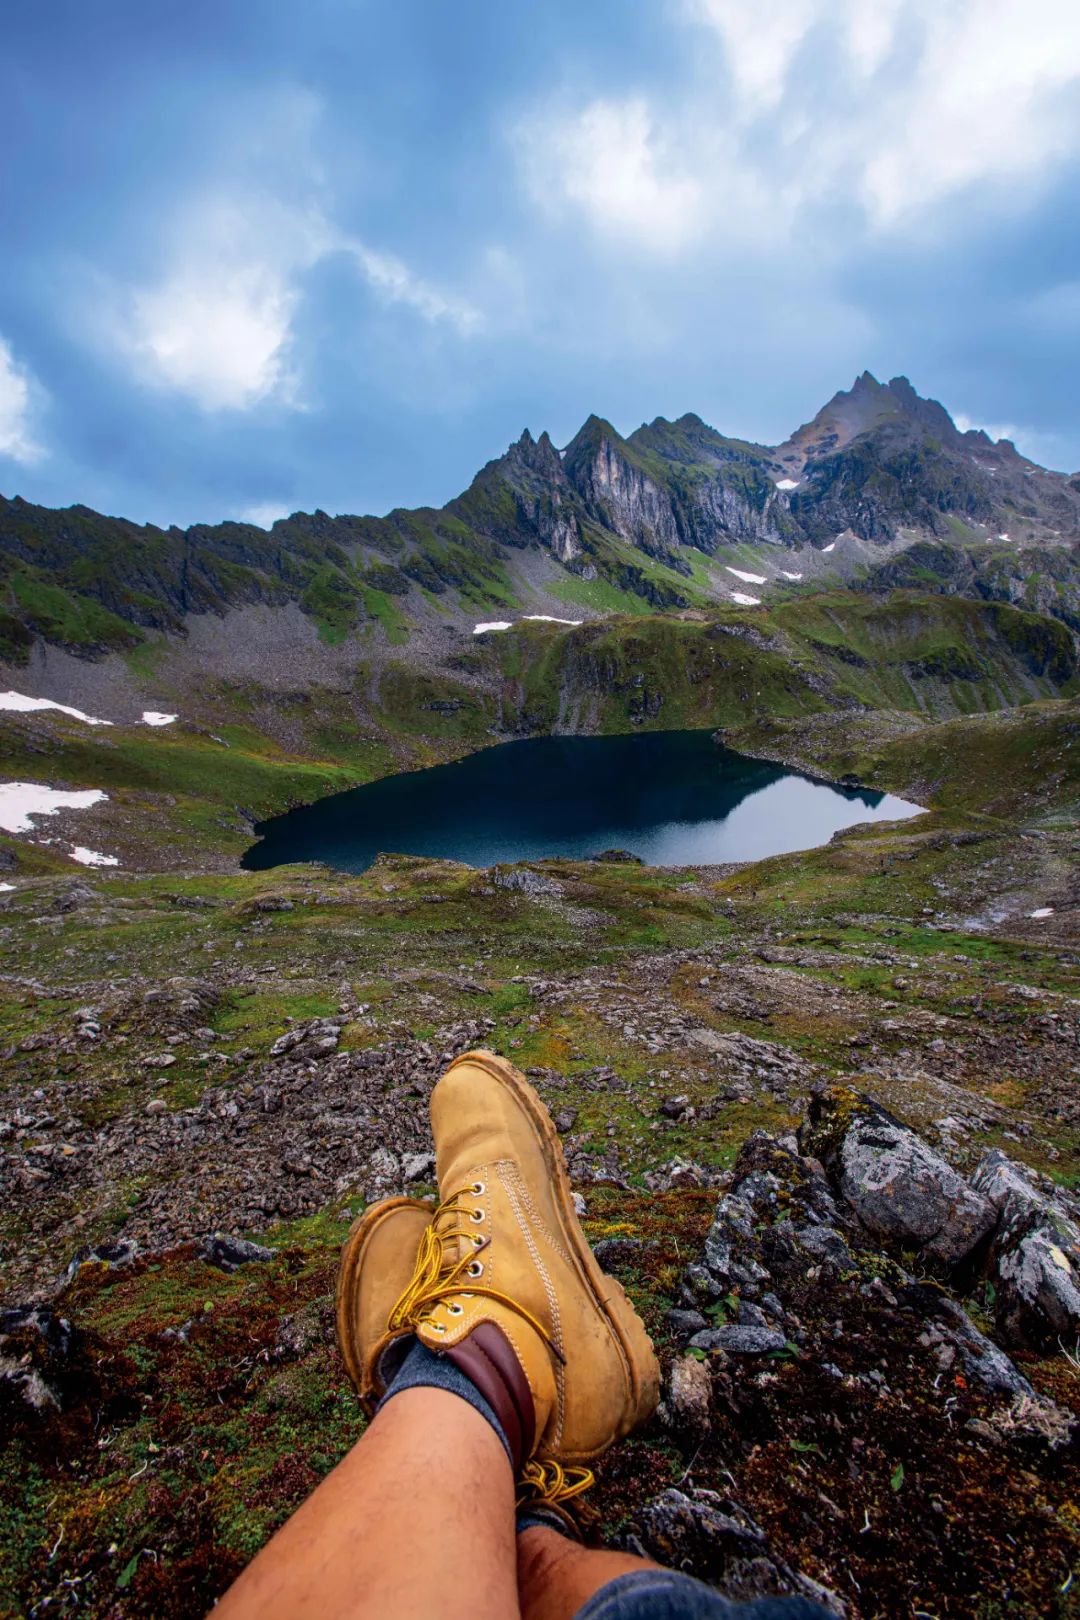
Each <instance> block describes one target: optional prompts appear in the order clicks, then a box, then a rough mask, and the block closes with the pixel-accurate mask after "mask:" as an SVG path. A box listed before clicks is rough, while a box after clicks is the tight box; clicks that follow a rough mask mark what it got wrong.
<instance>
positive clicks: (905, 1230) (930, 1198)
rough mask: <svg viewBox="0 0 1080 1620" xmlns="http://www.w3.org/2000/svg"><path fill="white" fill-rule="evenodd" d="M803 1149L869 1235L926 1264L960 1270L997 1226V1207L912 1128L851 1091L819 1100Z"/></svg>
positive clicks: (802, 1136) (831, 1090)
mask: <svg viewBox="0 0 1080 1620" xmlns="http://www.w3.org/2000/svg"><path fill="white" fill-rule="evenodd" d="M799 1145H800V1148H801V1149H802V1151H803V1152H804V1153H809V1154H813V1155H814V1156H815V1157H816V1158H818V1159H820V1161H821V1163H822V1164H823V1165H824V1166H825V1170H826V1172H827V1174H828V1175H829V1177H830V1179H831V1181H832V1183H833V1185H834V1186H835V1187H836V1190H837V1192H838V1193H839V1194H840V1196H841V1197H842V1198H843V1199H844V1201H845V1202H846V1203H847V1204H848V1205H849V1206H850V1207H851V1209H853V1210H854V1212H855V1214H856V1215H857V1216H858V1217H859V1220H860V1221H861V1222H862V1224H863V1226H864V1227H866V1229H867V1230H868V1231H870V1232H873V1233H874V1234H875V1236H877V1237H882V1238H887V1239H890V1240H892V1241H893V1242H895V1243H897V1244H899V1245H900V1246H901V1247H903V1248H907V1249H915V1250H917V1251H918V1252H919V1253H920V1254H921V1255H922V1256H923V1257H924V1258H925V1259H928V1260H936V1261H938V1262H939V1263H940V1264H942V1265H945V1266H954V1265H956V1264H958V1263H959V1262H960V1261H961V1260H964V1259H966V1258H967V1256H968V1255H969V1254H971V1252H972V1250H973V1249H975V1248H976V1247H977V1246H978V1245H979V1244H980V1243H981V1242H982V1241H983V1239H984V1238H986V1237H987V1236H988V1235H989V1233H990V1231H991V1230H992V1228H993V1226H994V1221H995V1211H994V1207H993V1205H992V1204H991V1203H990V1201H989V1199H987V1198H986V1197H985V1196H984V1195H983V1194H982V1193H981V1192H980V1191H978V1189H977V1188H974V1187H971V1186H969V1185H968V1183H967V1182H966V1181H965V1180H964V1178H963V1176H961V1175H960V1174H959V1172H958V1171H956V1170H954V1169H953V1167H952V1165H951V1164H949V1163H948V1162H947V1161H946V1160H945V1159H943V1158H942V1157H941V1155H940V1154H939V1153H935V1151H934V1149H933V1148H932V1147H930V1146H928V1144H927V1143H926V1142H924V1141H923V1139H922V1137H921V1136H917V1135H916V1133H915V1132H914V1131H913V1130H912V1129H911V1127H910V1126H908V1125H904V1124H903V1123H902V1122H901V1121H900V1120H898V1119H896V1118H894V1116H893V1115H892V1114H890V1113H889V1112H888V1110H887V1109H884V1108H882V1107H881V1105H880V1103H876V1102H875V1101H874V1100H873V1098H871V1097H865V1096H861V1095H859V1094H858V1093H857V1092H854V1091H851V1090H849V1089H848V1088H847V1087H846V1086H830V1087H828V1088H827V1089H825V1090H823V1091H822V1092H820V1093H818V1095H816V1096H815V1097H813V1098H812V1099H811V1102H810V1110H809V1113H808V1115H807V1119H806V1122H805V1123H804V1124H803V1126H802V1128H801V1130H800V1133H799Z"/></svg>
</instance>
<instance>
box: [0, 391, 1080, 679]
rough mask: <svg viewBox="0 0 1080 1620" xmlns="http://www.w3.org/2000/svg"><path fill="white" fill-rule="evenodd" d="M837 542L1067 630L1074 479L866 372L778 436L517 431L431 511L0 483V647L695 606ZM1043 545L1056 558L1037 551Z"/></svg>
mask: <svg viewBox="0 0 1080 1620" xmlns="http://www.w3.org/2000/svg"><path fill="white" fill-rule="evenodd" d="M842 536H851V537H853V538H855V539H857V540H858V541H859V542H861V543H862V544H863V545H864V546H869V547H873V548H877V547H880V548H882V551H883V553H884V556H885V557H886V558H887V559H888V561H887V562H884V561H883V563H882V567H883V569H884V570H885V572H884V573H883V574H882V575H881V578H880V580H879V582H878V583H879V584H880V586H881V588H887V586H888V585H889V584H890V583H897V582H903V583H909V584H910V583H915V582H917V583H919V584H921V585H922V586H923V587H924V588H930V589H941V590H945V591H950V592H955V591H962V592H963V593H964V594H972V593H974V594H983V595H990V596H995V597H1000V598H1001V599H1007V600H1012V601H1019V602H1020V603H1021V604H1022V605H1027V606H1034V607H1037V608H1038V609H1039V610H1040V611H1044V612H1052V613H1055V614H1056V615H1057V616H1059V617H1062V618H1064V619H1066V621H1067V622H1070V623H1073V624H1074V626H1080V586H1078V583H1077V582H1078V581H1080V477H1075V476H1068V475H1065V474H1062V473H1056V472H1050V471H1047V470H1046V469H1044V468H1042V467H1039V466H1037V465H1036V464H1035V463H1033V462H1031V461H1029V460H1027V459H1026V458H1025V457H1023V456H1022V455H1020V453H1019V452H1018V451H1017V450H1016V448H1015V446H1014V445H1013V444H1011V443H1010V442H1009V441H1008V440H1000V441H998V442H995V441H993V440H992V439H991V438H990V437H989V436H988V435H987V434H986V433H984V432H982V431H981V430H971V431H967V432H962V431H961V430H960V429H958V428H957V427H956V425H955V423H954V422H953V420H952V418H951V417H950V416H949V413H948V412H947V411H946V410H945V408H944V407H943V406H942V405H940V404H939V403H937V402H936V401H934V400H929V399H924V398H922V397H921V396H920V395H919V394H918V393H917V392H916V391H915V389H914V388H913V387H912V385H911V384H910V383H909V382H908V380H907V379H906V378H904V377H895V378H893V379H892V380H891V381H890V382H888V383H880V382H878V381H877V379H876V378H874V377H872V376H871V375H870V373H869V372H864V373H863V374H862V375H861V376H860V377H858V378H857V379H856V380H855V382H854V384H853V386H852V387H851V388H850V389H849V390H846V391H842V392H840V393H837V394H836V395H835V396H834V397H833V398H832V399H831V400H830V401H829V402H828V404H827V405H825V406H824V407H823V408H822V409H821V410H820V411H819V412H818V413H817V415H816V416H815V417H814V418H813V419H812V420H811V421H810V422H808V423H806V424H804V425H803V426H802V427H800V428H798V429H797V430H796V431H795V432H794V433H793V434H792V435H791V437H790V438H789V439H788V440H787V441H786V442H785V443H784V444H781V445H779V446H776V447H769V446H763V445H758V444H753V443H750V442H748V441H745V440H742V439H737V438H731V437H728V436H726V435H724V434H722V433H719V432H717V431H716V430H715V429H714V428H712V427H710V426H708V424H706V423H705V422H703V421H702V420H701V418H700V417H697V416H694V415H686V416H682V417H680V418H679V419H678V420H677V421H675V422H669V421H667V420H666V419H665V418H663V417H658V418H657V419H656V420H655V421H653V422H651V423H648V424H643V425H642V426H641V427H639V428H637V429H636V430H635V431H634V432H633V433H631V434H629V435H627V436H626V437H624V436H622V435H621V434H619V433H618V432H617V431H616V429H615V428H614V427H613V426H612V425H611V423H610V422H607V421H605V420H604V419H602V418H600V417H597V416H590V417H589V418H588V420H587V421H586V422H585V423H584V424H583V426H582V427H581V429H580V430H579V431H578V433H576V434H575V436H574V437H573V439H572V440H571V441H570V443H569V444H568V445H567V446H566V447H565V449H563V450H562V451H560V450H558V449H556V447H555V446H554V445H553V443H552V441H551V439H550V437H549V436H548V434H547V433H546V432H545V433H541V434H540V436H539V438H538V439H534V438H533V436H532V434H531V433H530V432H529V431H528V430H526V431H525V432H524V433H523V434H522V435H521V437H520V439H518V440H517V442H516V443H514V444H512V445H511V446H510V448H509V449H508V450H507V451H506V453H505V454H504V455H502V456H500V457H498V458H496V459H495V460H493V461H491V462H489V463H488V464H487V465H486V466H485V467H483V468H482V469H481V471H480V472H479V473H477V475H476V477H475V478H474V479H473V481H472V483H471V484H470V485H469V487H468V489H466V490H465V491H464V492H463V493H462V494H461V495H459V496H457V497H456V498H455V499H453V500H451V501H450V502H448V503H447V505H446V506H445V507H443V508H441V509H439V510H435V509H431V508H420V509H417V510H406V509H398V510H396V511H393V512H391V513H389V514H388V515H387V516H386V517H381V518H379V517H358V516H350V515H343V516H338V517H330V516H328V514H326V513H325V512H322V511H316V512H314V513H310V514H308V513H294V514H293V515H292V516H291V517H288V518H284V519H281V520H280V521H278V522H277V523H275V524H274V525H273V528H272V529H271V530H270V531H269V532H266V531H263V530H261V529H259V528H256V527H255V526H253V525H250V524H244V523H237V522H225V523H221V524H217V525H204V524H199V525H195V526H193V527H192V528H190V529H187V530H181V529H178V528H170V529H167V530H162V529H158V528H156V527H154V526H152V525H148V526H139V525H136V524H133V523H129V522H128V521H127V520H125V519H122V518H109V517H104V516H102V515H100V514H98V513H96V512H92V511H90V510H89V509H88V508H86V507H81V506H73V507H69V508H66V509H64V510H51V509H48V508H43V507H37V506H33V505H31V504H30V503H28V502H25V501H23V500H21V499H19V498H18V497H16V498H15V499H14V500H4V499H2V498H0V658H6V659H8V660H9V661H12V662H19V661H21V660H22V659H24V658H25V657H26V656H27V653H28V649H29V647H30V646H31V645H32V644H33V642H34V641H35V639H37V638H42V639H44V640H45V641H52V642H56V643H59V644H61V645H65V646H67V647H69V648H71V649H72V650H75V651H79V652H84V653H88V654H91V655H93V654H95V653H97V652H99V651H102V650H106V649H109V648H118V647H124V646H129V645H132V644H134V643H135V642H137V641H139V640H140V639H142V636H143V633H144V632H145V631H148V630H149V631H154V630H158V631H171V632H176V631H180V630H182V628H183V623H184V620H185V618H186V617H187V616H188V615H189V614H192V613H205V612H219V613H220V612H223V611H225V610H226V609H227V608H229V607H230V606H236V605H241V604H243V603H246V602H259V601H261V602H269V603H276V604H283V603H288V602H295V603H297V604H298V605H299V607H300V608H301V609H302V611H304V612H305V613H307V614H308V615H309V616H311V617H312V618H313V619H315V620H316V621H317V622H318V624H319V625H320V629H321V630H322V631H323V633H324V634H325V635H326V636H328V637H329V638H340V637H341V636H342V635H347V634H349V633H351V632H352V631H353V630H355V629H356V628H358V627H361V626H363V625H365V624H370V623H372V622H373V621H379V622H381V623H382V625H383V627H384V630H387V631H390V630H391V629H393V630H394V632H395V633H397V634H399V635H402V634H407V633H408V627H409V623H410V621H411V620H415V619H416V617H417V615H418V614H419V615H423V614H424V613H425V612H426V611H427V610H428V606H430V604H431V603H432V602H436V603H441V604H442V607H443V610H444V611H450V612H453V613H458V614H460V615H461V616H463V617H468V616H470V615H472V616H476V615H478V614H479V615H481V616H482V615H484V614H490V613H491V612H493V611H494V610H496V609H499V608H503V609H512V608H513V607H514V606H515V605H516V604H519V603H520V600H521V595H522V590H523V586H524V583H525V581H526V580H528V581H529V582H531V583H535V582H536V581H537V580H539V581H540V584H541V586H542V588H543V589H544V590H547V591H554V593H555V595H556V597H558V598H559V599H566V600H571V601H574V600H577V601H584V602H585V603H586V605H587V606H588V605H590V598H589V593H588V591H587V590H586V589H585V587H590V586H591V587H593V593H594V596H595V601H596V604H597V605H599V606H601V607H602V606H603V605H604V603H605V602H608V603H610V602H611V601H616V600H617V601H619V602H621V603H623V604H624V605H625V603H626V602H627V601H630V600H637V601H639V602H640V603H641V608H642V610H643V611H647V610H649V609H650V608H659V609H669V608H676V609H678V608H686V607H689V606H695V605H701V603H702V602H703V601H707V600H708V599H709V597H710V596H715V595H716V586H715V579H714V578H713V577H712V576H711V574H710V568H712V567H714V566H716V565H719V566H720V567H721V568H722V567H723V562H722V559H723V557H724V555H725V553H726V551H727V550H728V548H733V547H739V546H754V545H767V546H770V547H778V548H785V549H787V550H799V549H801V548H810V550H811V551H812V552H813V553H815V554H820V553H823V552H826V551H831V550H832V549H833V547H834V545H835V542H836V541H837V539H838V538H839V537H842ZM916 545H922V546H923V547H924V548H925V547H929V548H930V550H929V551H926V550H925V549H924V552H923V554H922V557H923V560H922V562H921V563H917V564H914V567H915V568H916V570H917V571H918V570H921V573H920V574H919V576H918V578H917V580H913V579H912V578H911V577H910V574H911V569H910V568H908V569H907V571H906V572H905V569H904V565H903V563H902V562H897V561H896V560H895V558H894V553H895V552H896V551H899V550H903V549H904V548H908V547H913V546H916ZM1050 551H1053V553H1054V561H1053V564H1052V566H1051V568H1050V569H1049V570H1044V569H1043V568H1042V567H1041V565H1039V564H1038V563H1037V562H1036V563H1034V564H1033V562H1032V553H1038V554H1040V555H1041V556H1045V555H1047V554H1048V553H1049V552H1050ZM943 559H944V561H943ZM818 566H819V565H818V563H817V562H816V561H815V567H818ZM889 569H893V570H894V573H895V570H897V569H899V578H894V577H893V575H890V574H889ZM728 571H729V572H730V570H728ZM864 572H865V569H864ZM870 573H871V576H872V575H873V573H874V569H873V567H872V566H871V568H870ZM1044 573H1046V574H1047V575H1048V577H1049V579H1050V584H1049V585H1046V584H1045V582H1044V580H1043V578H1042V576H1043V574H1044ZM787 577H789V578H791V577H801V575H800V574H799V573H798V571H792V572H791V573H789V574H788V576H787ZM869 583H870V584H871V585H873V583H874V581H873V578H872V577H871V579H870V580H869ZM604 593H607V594H606V595H605V594H604Z"/></svg>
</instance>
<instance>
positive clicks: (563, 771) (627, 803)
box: [244, 731, 920, 872]
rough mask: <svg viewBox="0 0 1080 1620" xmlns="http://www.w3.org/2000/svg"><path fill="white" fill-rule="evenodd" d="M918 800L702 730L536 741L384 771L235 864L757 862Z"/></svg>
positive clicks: (284, 822) (276, 827)
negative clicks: (773, 760)
mask: <svg viewBox="0 0 1080 1620" xmlns="http://www.w3.org/2000/svg"><path fill="white" fill-rule="evenodd" d="M919 813H920V812H919V807H918V806H917V805H913V804H909V803H907V802H906V801H905V800H903V799H897V798H895V797H893V796H892V795H891V794H887V793H872V792H869V791H867V790H865V789H858V790H856V791H852V790H851V789H847V788H841V787H834V786H831V785H829V784H826V783H822V782H814V781H811V780H810V779H809V778H808V777H805V776H801V775H800V774H799V773H798V772H797V771H791V770H788V769H787V768H786V767H784V766H781V765H771V764H768V763H765V762H763V761H761V760H754V759H748V758H746V757H745V756H744V755H742V754H735V753H732V752H731V750H730V749H726V748H721V747H718V745H717V744H716V743H714V742H713V740H712V736H711V733H710V732H708V731H667V732H647V733H644V734H638V735H634V736H627V737H538V738H535V739H530V740H528V741H525V742H513V743H504V744H502V745H501V746H499V747H494V748H488V749H484V750H482V751H481V752H480V753H477V754H472V755H470V756H469V758H468V759H463V760H459V761H458V762H457V763H456V764H453V765H437V766H434V767H432V768H431V769H430V770H425V771H411V772H406V773H404V774H403V775H400V776H389V777H384V778H383V779H382V780H381V781H378V782H371V783H369V784H368V785H367V786H365V787H359V788H352V789H350V790H349V791H348V792H346V793H338V794H335V795H334V796H333V797H331V798H328V799H322V800H320V801H319V802H318V803H317V804H312V805H306V806H304V807H302V808H301V809H299V810H290V811H288V812H287V813H286V814H285V815H281V816H275V817H273V819H272V820H270V821H265V822H263V823H262V824H261V825H260V826H258V827H257V828H256V832H258V833H259V834H260V835H261V836H260V839H259V842H258V843H257V844H255V845H253V846H252V848H251V849H249V850H248V852H247V854H246V855H245V857H244V865H245V866H246V867H248V868H250V869H254V870H260V869H263V868H266V867H270V866H281V865H283V864H285V863H287V862H291V861H325V862H326V864H327V865H329V866H335V867H338V868H339V869H341V870H342V871H346V872H362V871H364V870H365V868H366V867H368V866H370V865H371V863H372V861H373V860H374V859H375V857H376V855H377V854H378V853H379V852H380V851H381V850H385V851H388V852H389V851H393V852H394V853H396V854H406V855H433V856H442V857H445V858H446V859H449V860H455V861H465V862H467V863H468V865H470V866H491V865H494V864H495V863H496V862H502V861H523V860H536V859H539V858H541V857H543V856H545V855H552V856H562V857H565V858H571V859H572V858H581V857H583V856H588V855H595V854H598V853H599V852H600V851H601V850H605V849H612V848H618V849H626V850H629V851H630V852H631V853H632V854H634V855H639V856H640V857H641V858H642V860H644V861H647V862H648V863H649V864H650V865H654V866H689V865H707V864H710V863H712V862H716V861H750V860H759V859H761V858H762V857H763V856H766V855H780V854H784V853H785V852H786V851H788V850H794V849H809V848H811V847H813V846H814V845H816V844H823V843H826V842H827V841H828V839H829V838H831V836H832V834H833V833H834V832H836V831H838V830H839V829H840V828H841V827H848V826H851V825H852V824H853V823H854V822H858V821H883V820H890V821H891V820H898V819H900V818H902V817H906V816H913V815H918V814H919Z"/></svg>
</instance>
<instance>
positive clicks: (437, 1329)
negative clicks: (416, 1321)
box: [428, 1322, 446, 1333]
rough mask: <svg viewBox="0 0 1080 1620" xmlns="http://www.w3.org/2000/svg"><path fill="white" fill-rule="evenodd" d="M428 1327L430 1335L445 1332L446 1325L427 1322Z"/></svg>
mask: <svg viewBox="0 0 1080 1620" xmlns="http://www.w3.org/2000/svg"><path fill="white" fill-rule="evenodd" d="M428 1327H429V1328H430V1329H431V1331H432V1333H445V1332H446V1325H445V1323H443V1322H429V1323H428Z"/></svg>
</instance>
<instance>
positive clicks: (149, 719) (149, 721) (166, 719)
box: [142, 709, 180, 726]
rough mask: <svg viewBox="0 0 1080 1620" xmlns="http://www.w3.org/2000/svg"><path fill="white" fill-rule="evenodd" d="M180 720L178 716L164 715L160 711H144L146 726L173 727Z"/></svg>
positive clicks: (143, 717) (144, 723)
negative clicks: (174, 722) (175, 721)
mask: <svg viewBox="0 0 1080 1620" xmlns="http://www.w3.org/2000/svg"><path fill="white" fill-rule="evenodd" d="M179 718H180V716H179V715H177V714H162V713H161V712H160V710H158V709H144V710H143V712H142V719H143V725H144V726H171V725H172V723H173V721H174V720H179Z"/></svg>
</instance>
